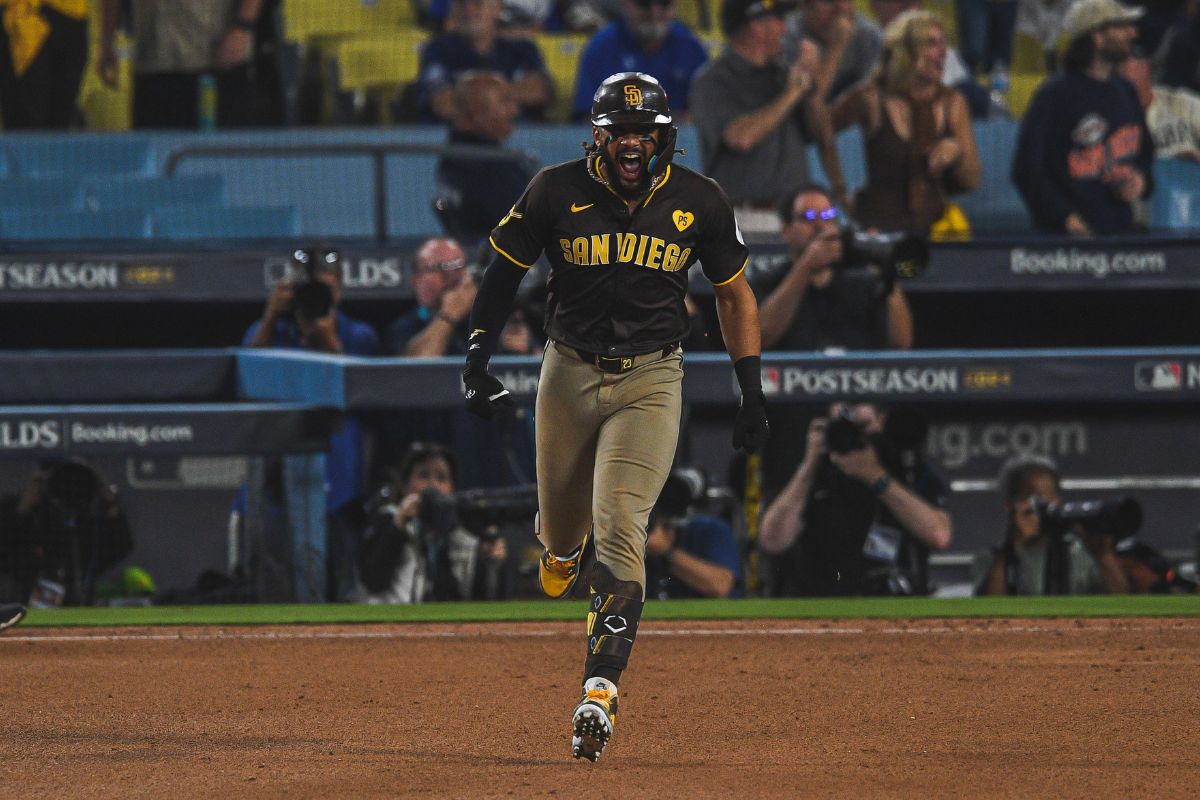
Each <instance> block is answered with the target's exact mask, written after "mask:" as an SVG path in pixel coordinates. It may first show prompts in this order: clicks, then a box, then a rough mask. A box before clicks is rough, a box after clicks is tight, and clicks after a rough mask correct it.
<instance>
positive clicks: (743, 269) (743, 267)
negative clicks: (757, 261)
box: [713, 256, 750, 286]
mask: <svg viewBox="0 0 1200 800" xmlns="http://www.w3.org/2000/svg"><path fill="white" fill-rule="evenodd" d="M749 263H750V257H749V256H747V257H746V260H745V261H743V262H742V268H741V269H739V270H738V271H737V272H735V273H734V275H733V277H732V278H730V279H729V280H727V281H721V282H720V283H714V284H713V286H725V285H726V284H729V283H733V282H734V281H736V280H737V279H738V275H741V274H742V273H743V272H745V271H746V265H747V264H749Z"/></svg>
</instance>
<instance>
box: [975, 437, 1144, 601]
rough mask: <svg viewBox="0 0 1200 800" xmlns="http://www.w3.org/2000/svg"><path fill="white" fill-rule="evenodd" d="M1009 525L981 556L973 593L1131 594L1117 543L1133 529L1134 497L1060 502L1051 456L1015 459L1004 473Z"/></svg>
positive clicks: (1136, 521) (1137, 519)
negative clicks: (977, 579) (1079, 502)
mask: <svg viewBox="0 0 1200 800" xmlns="http://www.w3.org/2000/svg"><path fill="white" fill-rule="evenodd" d="M999 484H1000V491H1001V493H1002V496H1003V499H1004V509H1005V511H1006V512H1007V514H1008V526H1007V530H1006V531H1005V535H1004V541H1003V542H1002V543H1001V544H1000V545H999V546H998V547H995V548H993V549H992V551H991V552H990V553H989V554H986V555H985V556H983V557H982V558H980V559H978V560H977V561H976V566H977V568H978V570H979V572H980V574H981V575H983V576H984V577H983V579H982V581H981V582H980V583H979V584H978V586H977V589H976V594H981V595H1042V594H1126V593H1128V592H1129V581H1128V579H1127V578H1126V576H1125V573H1124V571H1123V570H1122V569H1121V564H1120V562H1119V560H1118V557H1117V553H1116V548H1115V543H1116V541H1117V540H1119V539H1122V538H1124V537H1126V536H1129V535H1131V534H1132V533H1134V532H1136V530H1137V528H1138V527H1140V525H1141V511H1140V509H1139V508H1138V507H1137V504H1136V502H1134V501H1132V500H1123V501H1115V502H1114V501H1110V502H1107V503H1088V504H1074V503H1063V502H1062V497H1061V476H1060V474H1059V471H1058V467H1057V466H1056V465H1055V464H1054V462H1053V461H1051V460H1050V459H1049V458H1046V457H1044V456H1036V455H1022V456H1015V457H1014V458H1012V459H1010V460H1009V461H1008V462H1007V463H1006V464H1005V465H1004V467H1003V468H1002V469H1001V471H1000V480H999Z"/></svg>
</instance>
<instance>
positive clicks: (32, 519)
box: [0, 459, 133, 608]
mask: <svg viewBox="0 0 1200 800" xmlns="http://www.w3.org/2000/svg"><path fill="white" fill-rule="evenodd" d="M132 550H133V535H132V533H131V531H130V527H129V520H128V519H127V518H126V516H125V511H124V509H123V508H122V506H121V501H120V499H119V497H118V496H117V493H116V488H115V487H113V486H111V485H109V483H108V482H107V481H105V480H104V478H103V476H101V475H100V473H99V472H97V471H96V470H95V469H93V468H92V467H91V466H90V465H89V464H87V462H85V461H83V460H82V459H71V460H69V461H67V460H64V461H44V462H42V463H41V464H39V465H38V467H37V469H35V470H34V472H33V474H32V475H31V476H30V478H29V482H28V483H26V484H25V486H24V488H22V489H21V491H20V492H19V493H14V494H8V495H5V496H4V497H3V498H0V598H4V599H10V600H19V601H21V602H22V603H28V604H29V605H30V606H32V607H34V608H54V607H58V606H76V605H91V604H92V602H93V601H94V600H95V596H96V584H97V581H98V580H99V579H100V578H101V577H103V575H104V573H105V572H107V571H108V570H109V569H111V568H112V567H114V566H115V565H116V564H117V563H118V562H119V561H120V560H121V559H123V558H125V556H127V555H129V553H130V552H132Z"/></svg>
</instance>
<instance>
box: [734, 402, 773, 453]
mask: <svg viewBox="0 0 1200 800" xmlns="http://www.w3.org/2000/svg"><path fill="white" fill-rule="evenodd" d="M769 438H771V426H770V425H768V424H767V399H766V397H764V396H763V393H762V390H761V389H750V390H747V391H744V392H742V404H741V405H740V406H739V407H738V412H737V418H736V419H735V420H734V422H733V447H734V449H735V450H741V451H743V452H745V453H757V452H758V451H759V450H761V449H763V447H764V446H766V444H767V439H769Z"/></svg>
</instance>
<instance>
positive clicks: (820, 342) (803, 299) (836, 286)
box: [758, 184, 913, 489]
mask: <svg viewBox="0 0 1200 800" xmlns="http://www.w3.org/2000/svg"><path fill="white" fill-rule="evenodd" d="M779 216H780V220H781V221H782V223H783V240H784V242H786V243H787V254H786V255H785V257H784V258H783V259H782V261H783V264H782V265H781V266H780V268H779V269H778V270H777V271H775V272H773V273H772V274H774V275H778V276H779V278H778V283H776V284H775V286H774V288H773V289H771V290H770V291H769V292H767V293H766V299H764V300H762V301H761V302H760V303H759V307H758V318H759V324H760V325H761V326H762V346H763V349H764V350H788V351H830V352H843V351H846V350H908V349H911V348H912V346H913V318H912V311H911V310H910V308H909V305H908V299H907V298H906V297H905V296H904V293H903V292H902V291H901V290H900V288H899V287H898V286H896V285H895V281H894V279H893V276H891V275H890V274H888V273H881V272H879V271H878V270H877V268H876V267H875V266H873V265H867V264H863V263H853V264H851V263H847V258H846V253H845V249H844V242H843V238H842V233H841V227H840V225H839V220H840V218H841V212H840V211H839V210H838V209H837V208H836V207H835V206H834V204H833V202H832V199H831V198H830V196H829V192H828V190H827V189H825V187H823V186H818V185H816V184H810V185H807V186H803V187H801V188H800V189H798V190H796V191H794V192H792V193H789V195H788V196H787V197H786V198H785V199H784V200H783V201H781V202H780V205H779ZM770 285H771V284H770V283H766V284H765V285H764V286H762V287H758V288H760V289H762V288H767V287H769V286H770ZM769 412H770V422H771V431H772V435H771V441H770V442H768V444H767V448H766V451H765V452H764V454H763V479H764V482H765V484H766V486H767V487H768V488H769V489H778V488H779V487H780V486H782V485H783V484H784V483H786V482H787V481H788V479H789V478H790V477H791V475H792V473H793V472H794V471H795V469H796V465H797V464H798V463H799V461H800V455H801V454H800V452H799V450H798V448H797V447H796V446H795V442H798V441H800V440H802V439H803V438H804V435H805V431H806V430H807V429H808V425H809V422H810V421H811V420H812V417H813V414H812V412H811V411H810V409H809V408H808V407H806V406H799V405H793V404H789V403H780V404H778V405H775V406H772V407H771V409H770V410H769Z"/></svg>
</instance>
